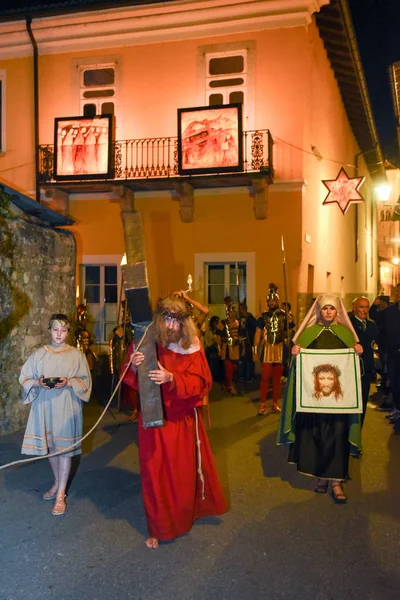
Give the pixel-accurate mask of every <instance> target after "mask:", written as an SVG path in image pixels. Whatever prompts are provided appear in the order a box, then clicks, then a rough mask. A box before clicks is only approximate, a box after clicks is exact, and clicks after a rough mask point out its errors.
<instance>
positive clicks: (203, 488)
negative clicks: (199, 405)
mask: <svg viewBox="0 0 400 600" xmlns="http://www.w3.org/2000/svg"><path fill="white" fill-rule="evenodd" d="M193 410H194V416H195V421H196V446H197V465H198V466H197V473H198V475H199V477H200V481H201V499H202V500H205V498H206V495H205V483H204V475H203V469H202V468H201V450H200V444H201V441H200V436H199V416H198V414H197V410H196V409H195V408H194V409H193Z"/></svg>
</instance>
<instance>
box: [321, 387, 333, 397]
mask: <svg viewBox="0 0 400 600" xmlns="http://www.w3.org/2000/svg"><path fill="white" fill-rule="evenodd" d="M321 392H322V395H323V396H330V395H331V394H332V392H333V388H327V387H324V388H322V390H321Z"/></svg>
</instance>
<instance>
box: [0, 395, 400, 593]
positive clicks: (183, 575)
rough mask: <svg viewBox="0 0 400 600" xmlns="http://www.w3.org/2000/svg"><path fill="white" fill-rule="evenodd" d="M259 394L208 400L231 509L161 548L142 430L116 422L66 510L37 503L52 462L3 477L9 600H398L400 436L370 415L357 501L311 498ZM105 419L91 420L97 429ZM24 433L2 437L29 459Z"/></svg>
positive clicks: (2, 534)
mask: <svg viewBox="0 0 400 600" xmlns="http://www.w3.org/2000/svg"><path fill="white" fill-rule="evenodd" d="M256 398H257V391H256V389H253V390H247V391H246V393H245V394H243V395H240V396H238V397H235V398H232V397H226V396H224V395H223V394H221V392H220V391H219V389H218V388H216V389H215V390H214V391H213V395H212V397H211V400H212V404H211V414H212V429H211V430H210V432H209V433H210V438H211V442H212V446H213V449H214V453H215V456H216V460H217V464H218V468H219V471H220V475H221V479H222V481H223V485H224V487H225V490H226V493H227V495H228V497H229V499H230V505H231V508H230V511H229V512H228V513H227V514H226V515H224V516H223V517H222V518H215V519H203V520H201V521H199V522H197V523H196V524H195V526H194V527H193V529H192V530H191V532H190V533H189V534H188V535H186V536H183V537H181V538H179V539H177V540H175V541H173V542H171V543H164V544H162V545H161V546H160V547H159V548H158V549H157V550H149V549H148V548H146V546H145V544H144V541H145V536H146V524H145V519H144V513H143V508H142V502H141V486H140V477H139V467H138V450H137V425H136V424H133V423H130V422H128V421H127V417H126V415H124V414H119V413H115V416H116V418H115V419H114V418H113V417H112V416H111V415H110V414H108V413H107V415H106V417H105V420H104V421H103V422H102V424H101V426H100V427H99V428H98V429H97V430H96V432H95V433H94V434H93V436H92V437H91V438H89V439H88V440H87V441H86V443H85V445H84V454H83V456H82V459H81V462H80V464H79V467H78V470H77V473H76V476H75V478H74V480H73V482H72V485H71V488H70V490H69V495H68V510H67V512H66V514H65V515H64V516H62V517H54V516H52V515H51V508H52V502H45V501H43V500H42V499H41V494H42V493H43V492H44V491H46V490H47V489H48V487H49V486H50V484H51V471H50V467H49V465H48V462H47V460H40V461H38V462H36V463H32V464H29V465H26V466H22V467H19V468H12V469H9V470H3V471H0V486H1V488H0V489H1V495H0V544H1V549H0V598H1V600H39V599H40V600H47V599H51V600H116V599H118V600H125V599H129V598H133V599H135V600H139V599H146V600H147V599H161V598H163V599H167V600H169V599H171V600H181V599H182V600H186V599H196V600H197V599H199V600H200V599H201V600H209V599H210V600H214V599H215V600H239V599H244V598H252V599H257V600H258V599H260V600H261V599H271V600H272V599H273V600H278V599H285V600H292V599H293V600H295V599H296V600H303V599H304V600H308V599H310V600H311V599H316V600H319V599H321V600H322V599H323V600H343V599H344V600H358V599H360V600H392V599H393V600H394V599H396V600H398V599H399V598H400V571H399V564H400V556H399V554H400V521H399V520H400V468H399V465H400V436H398V435H396V434H395V433H394V432H393V430H392V428H391V427H390V426H389V425H388V424H387V423H386V420H385V418H384V414H382V413H379V412H377V411H374V410H373V409H372V408H369V409H368V411H367V418H366V424H365V428H364V450H365V452H364V456H363V458H362V459H360V460H357V459H351V461H352V462H351V481H350V482H349V483H348V484H347V485H346V493H347V495H348V498H349V501H348V503H347V504H346V505H344V506H337V505H335V504H334V503H333V501H332V498H331V497H330V496H328V495H317V494H315V493H314V492H313V480H312V478H310V477H305V476H303V475H300V474H297V473H296V472H295V469H294V467H293V466H292V465H288V464H287V462H286V451H285V450H284V449H282V448H278V447H276V445H275V434H276V428H277V423H278V416H277V415H275V414H269V415H267V416H265V417H257V416H256V408H257V402H256ZM99 413H100V407H99V406H98V405H97V404H96V403H95V402H92V403H91V405H90V406H89V407H87V409H86V410H85V427H86V430H88V429H89V428H90V426H91V424H92V423H93V422H94V420H95V419H96V418H97V416H98V415H99ZM21 440H22V432H20V433H18V434H15V435H13V436H5V437H1V438H0V456H1V458H0V462H1V464H4V463H6V462H9V461H11V460H16V459H18V458H19V457H20V455H19V449H20V445H21Z"/></svg>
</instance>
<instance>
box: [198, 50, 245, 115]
mask: <svg viewBox="0 0 400 600" xmlns="http://www.w3.org/2000/svg"><path fill="white" fill-rule="evenodd" d="M206 69H207V73H206V87H207V91H206V95H207V104H208V105H209V106H216V105H218V104H232V103H234V102H235V103H239V104H242V105H244V103H245V96H246V88H247V50H246V49H243V50H236V51H230V52H228V51H227V52H217V53H209V54H207V55H206Z"/></svg>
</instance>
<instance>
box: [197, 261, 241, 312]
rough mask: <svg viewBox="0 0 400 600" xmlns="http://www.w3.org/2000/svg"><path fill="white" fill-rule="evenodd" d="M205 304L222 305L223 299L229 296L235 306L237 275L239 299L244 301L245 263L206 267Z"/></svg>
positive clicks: (209, 265)
mask: <svg viewBox="0 0 400 600" xmlns="http://www.w3.org/2000/svg"><path fill="white" fill-rule="evenodd" d="M206 271H207V272H206V276H207V304H214V305H218V304H220V305H223V304H224V297H225V296H230V297H231V298H232V301H233V303H234V304H236V305H237V303H238V302H237V300H238V289H237V285H236V274H237V271H238V275H239V299H240V302H243V301H244V300H245V299H246V263H213V264H208V265H206Z"/></svg>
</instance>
